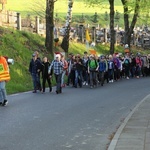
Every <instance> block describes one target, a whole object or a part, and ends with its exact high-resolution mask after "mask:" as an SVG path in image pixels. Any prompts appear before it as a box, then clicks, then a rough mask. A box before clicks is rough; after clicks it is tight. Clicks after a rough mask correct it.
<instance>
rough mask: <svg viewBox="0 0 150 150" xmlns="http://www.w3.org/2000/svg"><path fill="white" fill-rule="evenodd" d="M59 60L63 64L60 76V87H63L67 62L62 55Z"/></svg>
mask: <svg viewBox="0 0 150 150" xmlns="http://www.w3.org/2000/svg"><path fill="white" fill-rule="evenodd" d="M61 61H62V63H63V65H64V68H63V72H62V77H61V87H65V86H66V84H65V83H64V78H65V75H66V73H67V69H68V62H67V61H66V60H65V56H64V55H62V56H61Z"/></svg>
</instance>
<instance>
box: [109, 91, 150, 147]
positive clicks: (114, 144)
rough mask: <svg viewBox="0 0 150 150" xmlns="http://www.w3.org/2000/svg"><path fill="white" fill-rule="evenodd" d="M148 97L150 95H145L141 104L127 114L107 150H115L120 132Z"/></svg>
mask: <svg viewBox="0 0 150 150" xmlns="http://www.w3.org/2000/svg"><path fill="white" fill-rule="evenodd" d="M148 97H150V94H149V95H147V96H146V97H144V98H143V99H142V100H141V102H139V103H138V104H137V105H136V106H135V107H134V109H133V110H132V111H131V112H130V113H129V115H128V116H127V117H126V119H125V120H124V122H123V123H122V124H121V125H120V127H119V128H118V130H117V132H116V133H115V135H114V137H113V139H112V140H111V142H110V145H109V147H108V149H107V150H115V148H116V145H117V142H118V139H119V137H120V135H121V132H122V131H123V129H124V128H125V126H126V124H127V122H128V121H129V119H130V118H131V116H132V115H133V113H134V112H135V111H136V110H137V109H138V108H139V106H140V105H141V104H142V103H143V102H144V101H145V100H146V99H147V98H148Z"/></svg>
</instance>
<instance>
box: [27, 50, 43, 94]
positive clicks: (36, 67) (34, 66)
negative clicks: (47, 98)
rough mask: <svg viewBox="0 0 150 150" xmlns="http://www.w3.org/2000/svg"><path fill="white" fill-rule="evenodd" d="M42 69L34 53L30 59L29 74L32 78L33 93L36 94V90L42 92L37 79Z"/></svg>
mask: <svg viewBox="0 0 150 150" xmlns="http://www.w3.org/2000/svg"><path fill="white" fill-rule="evenodd" d="M41 69H42V63H41V62H40V61H39V59H37V55H36V54H35V53H33V54H32V59H31V61H30V64H29V72H30V74H31V76H32V81H33V88H34V90H33V93H36V92H37V89H38V90H40V91H42V86H41V82H40V78H39V72H40V71H41Z"/></svg>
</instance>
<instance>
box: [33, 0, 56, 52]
mask: <svg viewBox="0 0 150 150" xmlns="http://www.w3.org/2000/svg"><path fill="white" fill-rule="evenodd" d="M56 1H57V0H46V1H45V0H38V2H37V0H34V1H33V2H32V3H31V5H32V6H34V7H32V8H31V9H32V10H33V12H34V13H35V14H37V15H38V16H40V17H41V18H45V20H46V38H45V47H46V49H47V50H48V51H49V52H50V53H51V54H53V43H54V32H53V28H54V3H55V2H56ZM45 2H46V3H45ZM45 4H46V5H45Z"/></svg>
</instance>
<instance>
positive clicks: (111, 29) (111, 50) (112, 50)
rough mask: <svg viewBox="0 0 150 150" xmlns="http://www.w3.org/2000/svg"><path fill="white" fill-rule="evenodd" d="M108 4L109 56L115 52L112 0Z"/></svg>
mask: <svg viewBox="0 0 150 150" xmlns="http://www.w3.org/2000/svg"><path fill="white" fill-rule="evenodd" d="M109 4H110V54H113V53H114V51H115V30H114V15H115V11H114V0H109Z"/></svg>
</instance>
